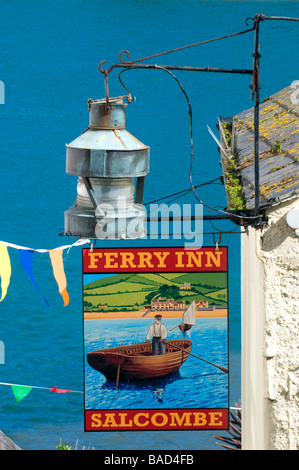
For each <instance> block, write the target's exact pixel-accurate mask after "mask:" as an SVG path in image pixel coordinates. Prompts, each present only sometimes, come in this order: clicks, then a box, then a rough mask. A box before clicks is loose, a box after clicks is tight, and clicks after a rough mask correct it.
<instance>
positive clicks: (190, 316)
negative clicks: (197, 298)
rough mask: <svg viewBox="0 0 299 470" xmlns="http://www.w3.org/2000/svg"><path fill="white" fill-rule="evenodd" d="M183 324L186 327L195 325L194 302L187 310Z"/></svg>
mask: <svg viewBox="0 0 299 470" xmlns="http://www.w3.org/2000/svg"><path fill="white" fill-rule="evenodd" d="M183 324H184V325H195V303H194V300H193V302H192V303H191V304H190V305H189V307H188V308H187V310H186V311H185V312H184V315H183Z"/></svg>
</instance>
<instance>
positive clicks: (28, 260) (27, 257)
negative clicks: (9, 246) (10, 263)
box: [19, 250, 49, 307]
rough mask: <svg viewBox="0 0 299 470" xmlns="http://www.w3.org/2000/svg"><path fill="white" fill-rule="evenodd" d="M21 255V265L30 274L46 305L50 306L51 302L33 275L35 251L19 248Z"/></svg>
mask: <svg viewBox="0 0 299 470" xmlns="http://www.w3.org/2000/svg"><path fill="white" fill-rule="evenodd" d="M19 256H20V261H21V266H22V268H23V269H24V271H26V273H27V274H28V276H29V278H30V280H31V282H32V284H33V285H34V286H35V287H36V289H37V291H38V293H39V294H40V296H41V297H42V298H43V299H44V301H45V303H46V305H47V306H48V307H49V302H48V301H47V299H45V297H44V296H43V295H42V293H41V291H40V289H39V287H38V285H37V284H36V282H35V280H34V277H33V268H32V261H33V251H31V250H19Z"/></svg>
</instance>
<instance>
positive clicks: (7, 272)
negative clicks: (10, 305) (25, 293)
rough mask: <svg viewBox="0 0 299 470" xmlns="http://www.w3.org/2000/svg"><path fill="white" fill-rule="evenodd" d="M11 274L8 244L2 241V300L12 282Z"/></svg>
mask: <svg viewBox="0 0 299 470" xmlns="http://www.w3.org/2000/svg"><path fill="white" fill-rule="evenodd" d="M10 276H11V264H10V257H9V254H8V249H7V246H6V245H4V244H3V243H0V277H1V291H2V292H1V299H0V302H2V300H3V299H4V297H5V296H6V293H7V289H8V286H9V283H10Z"/></svg>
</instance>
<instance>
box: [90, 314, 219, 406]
mask: <svg viewBox="0 0 299 470" xmlns="http://www.w3.org/2000/svg"><path fill="white" fill-rule="evenodd" d="M152 322H153V321H152V320H151V319H148V318H141V319H138V320H133V319H121V320H85V322H84V339H85V342H84V343H85V350H84V351H85V354H84V359H85V408H86V409H90V410H92V409H95V410H98V409H111V410H113V409H146V408H148V409H160V408H162V409H163V408H174V409H175V408H184V407H186V408H196V407H197V408H227V407H228V376H227V374H226V373H225V372H221V370H220V369H218V368H217V367H214V366H212V365H210V364H207V363H206V362H204V361H201V360H200V359H196V358H195V357H193V356H189V358H188V359H187V360H186V362H185V363H184V364H183V365H182V367H181V368H180V369H179V371H178V372H177V373H175V374H172V375H171V376H168V377H166V378H164V379H160V380H155V381H146V382H145V383H143V384H138V383H134V384H130V383H126V382H124V383H122V384H120V386H119V387H118V388H117V393H115V390H116V384H115V382H114V383H113V382H107V380H106V379H105V377H104V376H103V375H102V374H100V373H99V372H97V371H96V370H94V369H92V368H91V367H90V366H89V364H88V363H87V360H86V355H87V353H88V352H91V351H95V350H97V349H104V348H108V347H109V348H110V347H114V346H118V345H119V344H128V343H129V344H131V343H132V342H133V343H137V342H139V343H140V342H143V341H144V340H145V336H146V332H147V329H148V327H149V325H150V324H151V323H152ZM163 323H164V324H165V326H166V327H167V329H168V331H170V330H172V329H173V328H175V327H176V326H177V324H178V319H177V318H172V319H165V321H163ZM185 336H186V338H188V339H191V340H192V343H193V345H194V347H193V348H192V354H194V355H196V356H198V357H201V358H203V359H205V358H209V359H207V360H208V361H209V362H212V363H213V364H216V365H219V366H222V367H226V368H227V367H228V354H227V339H228V338H227V319H226V318H200V319H197V324H196V325H195V326H194V327H192V329H191V330H190V331H189V332H186V333H185ZM126 337H127V338H126ZM177 338H182V333H181V332H180V330H179V329H175V330H173V331H172V332H170V334H169V336H168V338H167V339H177ZM126 339H127V342H125V340H126Z"/></svg>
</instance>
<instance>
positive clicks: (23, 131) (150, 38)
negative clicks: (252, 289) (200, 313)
mask: <svg viewBox="0 0 299 470" xmlns="http://www.w3.org/2000/svg"><path fill="white" fill-rule="evenodd" d="M260 12H261V13H265V14H267V15H282V16H293V17H296V16H297V17H298V16H299V7H298V2H293V1H282V2H277V1H249V0H244V1H237V0H235V1H230V0H221V1H220V0H219V1H218V0H215V1H204V0H143V1H140V0H122V1H120V0H113V1H109V2H108V1H106V0H105V1H104V0H85V1H83V0H69V1H67V2H61V1H60V2H58V1H55V0H54V1H53V0H52V1H51V2H50V1H48V0H45V1H37V0H30V1H29V0H22V1H21V0H12V1H10V2H2V3H1V7H0V44H1V48H0V57H1V60H0V81H1V84H2V85H4V86H5V102H4V104H2V103H3V100H1V99H0V103H1V104H0V120H1V125H0V136H1V138H0V152H1V160H0V165H1V192H0V194H1V207H0V215H1V216H0V228H1V236H0V240H1V241H4V242H7V243H11V244H14V245H16V246H22V247H27V248H30V249H32V250H34V251H33V252H32V253H33V260H32V269H33V271H32V274H33V278H34V282H35V284H34V283H33V282H32V279H31V278H30V277H29V276H28V273H27V272H25V271H24V269H23V268H22V265H21V263H20V256H19V250H18V248H16V247H9V248H8V253H9V257H10V264H11V277H10V283H9V286H8V290H7V294H6V296H5V298H4V299H3V300H2V302H1V303H0V315H1V321H0V341H1V345H2V346H4V351H5V358H1V359H5V360H1V361H0V382H1V384H4V383H7V384H22V385H28V386H33V388H32V390H31V391H30V393H29V394H28V395H27V396H26V397H25V398H23V400H22V401H20V402H19V403H17V401H16V400H15V397H14V394H13V392H12V389H11V386H10V385H0V397H1V399H0V429H1V430H2V431H3V432H4V433H5V434H6V435H8V436H9V437H10V438H11V439H13V440H14V441H15V442H16V443H17V444H18V445H19V446H20V447H21V448H22V449H25V450H31V449H34V450H47V449H49V450H51V449H56V447H57V446H58V445H59V443H60V442H62V443H63V444H68V445H69V446H71V447H72V448H75V447H77V448H78V449H82V448H86V449H87V448H94V449H105V450H108V449H113V450H114V449H115V450H134V449H150V450H157V449H161V450H162V449H163V450H176V449H183V450H188V449H190V450H191V449H198V450H219V451H220V450H223V449H222V448H221V447H220V446H219V445H217V443H216V441H215V439H214V438H213V436H212V434H213V433H212V432H209V431H182V432H181V431H177V432H175V433H171V432H167V431H164V432H162V431H161V432H160V431H154V432H150V431H149V432H142V431H140V432H135V431H134V432H130V433H126V432H117V433H113V432H111V433H105V432H104V433H102V432H101V433H93V432H91V433H84V406H85V403H84V394H83V393H82V392H83V390H84V385H85V384H84V370H85V371H87V378H86V380H87V386H88V387H89V388H91V389H93V390H94V391H96V392H97V393H94V394H92V395H93V397H92V398H90V401H88V402H87V406H94V405H97V404H98V401H99V400H101V401H102V400H103V399H104V400H105V403H106V405H105V406H110V405H113V406H117V407H120V406H122V403H125V404H126V406H129V404H130V406H136V405H138V406H143V403H144V402H143V400H144V396H145V395H146V400H147V401H148V403H152V404H155V406H157V407H164V405H167V406H168V405H170V404H171V403H172V402H174V401H175V402H176V403H177V402H182V401H183V402H184V403H193V404H196V406H209V404H211V402H213V403H217V406H218V405H219V406H224V405H225V403H224V402H225V396H226V392H227V382H226V381H225V378H224V375H223V374H222V373H220V372H218V371H217V369H215V368H212V367H211V366H209V365H207V364H204V363H201V361H197V360H196V359H195V358H191V357H190V358H188V360H187V361H186V363H185V364H184V365H183V367H182V368H181V369H180V371H179V373H178V374H177V375H176V376H175V377H173V380H172V379H167V380H166V379H165V380H164V381H162V382H161V383H159V384H156V386H153V387H149V388H147V389H146V390H140V389H139V388H137V387H130V386H126V385H124V386H120V387H119V389H118V390H117V391H116V390H115V389H114V388H113V387H112V386H110V385H109V384H107V383H105V381H104V380H103V378H102V377H101V375H100V374H94V373H93V371H91V370H88V369H87V367H86V364H85V355H84V351H85V348H86V349H88V350H89V349H92V348H94V347H97V344H98V343H97V341H98V337H99V331H98V330H99V323H98V322H97V321H93V320H89V321H88V322H86V325H85V324H84V321H83V308H82V289H81V287H82V264H81V248H78V247H73V248H71V249H70V250H67V249H65V250H64V252H63V261H64V271H65V275H66V279H67V291H68V294H69V299H70V302H69V305H68V306H66V307H65V306H64V303H63V299H62V296H61V295H60V292H59V289H58V285H57V283H56V280H55V278H54V275H53V269H52V265H51V261H50V258H49V253H48V252H47V251H45V252H39V251H35V250H38V249H44V250H51V249H54V248H57V247H61V246H65V245H69V244H72V243H73V242H74V241H75V240H74V239H70V238H69V237H64V236H58V235H59V234H61V233H63V232H64V211H66V210H67V209H69V208H70V207H71V206H72V205H73V203H74V201H75V198H76V185H77V181H76V177H72V176H70V175H67V174H66V171H65V151H66V147H65V144H66V143H70V142H71V141H72V140H74V139H75V138H76V137H77V136H79V135H80V134H81V133H82V132H83V131H84V130H85V129H86V128H87V126H88V99H89V98H92V99H98V98H104V96H105V87H104V77H103V75H102V74H101V73H100V72H99V69H98V64H99V62H101V61H103V60H106V64H104V65H103V66H104V68H105V67H106V66H107V67H110V65H111V64H113V63H116V62H119V53H120V52H121V51H122V50H128V51H129V52H130V58H131V59H132V60H135V59H138V58H141V57H145V56H147V55H153V54H156V53H158V52H160V51H167V50H170V49H174V48H177V47H180V46H185V45H188V44H194V43H197V42H199V41H202V40H205V39H210V38H215V37H219V36H222V35H226V34H230V33H234V32H237V31H242V30H244V29H246V28H248V27H250V26H251V24H252V23H251V20H248V25H249V26H246V24H245V20H246V19H247V18H250V17H253V16H254V15H255V14H257V13H260ZM260 29H261V99H262V100H263V99H264V98H266V97H267V96H269V95H271V94H273V93H275V92H277V91H279V90H281V89H282V88H284V87H286V86H289V85H290V84H291V83H292V82H293V81H294V80H298V63H297V57H298V26H297V24H296V23H294V24H290V23H288V22H276V21H275V22H274V21H273V22H263V23H262V24H261V26H260ZM253 47H254V38H253V35H252V33H249V34H244V35H241V36H238V37H235V38H231V39H225V40H223V41H216V42H213V43H210V44H205V45H203V46H200V47H197V48H188V49H184V50H182V51H180V52H177V53H175V54H169V55H165V56H162V57H156V58H154V59H153V61H154V62H155V63H159V64H173V65H190V66H203V67H206V66H210V67H225V68H231V67H236V68H250V67H252V53H253ZM123 57H125V56H123ZM147 62H149V61H147ZM176 76H177V78H178V79H179V80H180V82H181V84H182V86H183V88H184V90H185V91H186V93H187V95H188V99H189V102H190V104H191V106H192V112H193V142H194V155H193V164H192V180H193V183H194V185H199V184H203V183H209V184H205V185H204V186H201V187H199V188H198V189H197V194H198V196H199V198H200V199H201V200H202V201H204V202H205V203H206V205H207V206H208V207H207V206H205V207H204V214H206V215H209V214H211V213H214V212H213V211H211V209H210V207H214V208H216V209H223V208H224V207H225V206H226V197H225V191H224V188H223V185H222V184H221V181H220V179H219V177H220V176H221V168H220V165H219V159H220V157H219V153H218V149H217V143H216V142H215V141H214V139H213V138H212V136H211V135H210V133H209V132H208V128H207V126H209V127H210V128H211V129H212V130H213V132H214V133H215V134H216V135H217V129H216V124H217V116H233V115H235V114H237V113H238V112H240V111H243V110H245V109H248V108H250V107H251V106H252V105H253V102H252V101H251V99H250V88H249V86H250V78H249V77H248V76H239V75H238V76H237V75H230V74H220V73H219V74H212V73H191V72H185V71H184V72H183V71H181V72H179V71H178V72H176ZM122 81H123V83H124V85H125V86H126V88H127V89H128V90H129V91H130V93H131V94H132V96H133V97H136V101H133V102H132V103H130V105H129V106H128V107H127V109H126V127H127V129H128V130H129V131H130V132H131V133H132V134H133V135H134V136H136V137H137V138H138V139H139V140H141V141H142V142H143V143H145V144H146V145H149V146H150V148H151V157H150V158H151V160H150V173H149V175H148V176H147V177H146V182H145V192H144V203H150V202H152V201H155V200H157V199H159V198H161V197H164V196H169V195H172V197H170V198H168V199H165V200H163V202H170V201H172V202H175V203H177V204H179V205H180V207H181V208H182V209H183V204H185V205H188V204H189V205H190V204H191V205H192V207H194V205H195V204H196V203H198V201H197V199H195V197H194V195H193V194H192V193H191V192H190V191H189V192H185V193H183V194H181V197H179V198H178V195H174V194H175V193H177V192H179V191H184V190H185V189H188V188H190V180H189V173H190V156H191V153H190V127H189V124H190V123H189V114H188V105H187V102H186V99H185V96H184V94H183V93H182V90H181V88H180V87H179V86H178V83H177V82H176V81H175V80H174V79H173V77H171V76H170V75H169V74H167V73H165V72H164V71H163V70H131V71H128V72H127V73H124V74H123V75H122ZM109 93H110V96H112V97H113V96H120V95H123V94H125V93H126V92H125V91H124V88H123V86H122V85H121V83H120V82H119V80H118V71H117V70H116V69H114V70H113V71H112V72H111V73H110V74H109ZM1 98H3V97H1ZM146 207H147V208H149V209H150V204H149V205H147V206H146ZM200 229H201V230H199V231H201V232H204V236H203V244H204V245H209V246H210V245H213V244H215V243H216V242H219V243H220V246H221V244H223V245H226V246H228V293H229V298H228V310H229V328H228V331H227V330H226V328H224V324H223V319H213V321H212V320H209V319H206V320H205V319H203V320H201V321H200V323H198V324H197V325H196V329H194V330H193V331H192V335H193V338H192V340H195V343H196V346H195V349H194V351H195V352H196V353H197V354H198V355H199V356H201V357H207V359H208V360H209V359H210V360H212V362H215V363H220V365H223V364H228V366H229V405H230V406H231V407H234V406H235V404H236V403H237V402H239V401H240V398H241V385H240V382H241V373H240V370H241V333H240V331H241V301H240V239H241V237H242V236H245V234H244V233H240V232H243V230H241V229H240V227H238V226H236V225H234V224H232V223H231V222H229V221H222V222H221V221H217V222H216V221H211V222H209V221H205V222H204V226H203V227H200ZM219 231H221V232H229V233H222V235H221V239H220V236H219ZM214 232H216V235H215V236H214V239H213V236H212V233H214ZM130 245H131V246H132V245H134V246H178V245H181V246H183V245H184V240H183V239H181V240H180V239H173V237H170V239H169V240H168V239H162V240H160V239H159V238H155V239H149V238H147V237H146V238H144V239H142V240H136V241H134V242H130ZM97 246H101V247H104V246H105V242H101V243H100V244H99V242H97ZM110 246H111V243H110ZM112 246H113V243H112ZM114 246H126V242H125V241H122V242H115V244H114ZM2 261H3V260H0V262H2ZM2 287H3V286H2ZM45 299H46V301H47V302H46V301H45ZM145 323H146V322H144V328H140V327H139V326H140V324H138V326H137V325H134V324H132V328H133V329H134V330H135V332H136V337H137V336H138V338H141V337H143V334H144V329H145V328H146V324H145ZM122 326H123V325H121V322H117V321H115V338H117V336H118V335H119V334H120V332H121V331H123V328H122ZM84 328H85V329H86V334H87V337H86V338H87V339H86V344H85V345H84V335H83V330H84ZM101 330H102V327H101ZM102 333H103V332H102V331H101V334H102ZM211 335H212V336H213V338H214V340H215V342H213V343H211V342H209V341H207V340H206V338H205V337H211ZM223 335H228V341H229V347H230V353H229V357H227V355H226V353H225V351H223V350H222V349H221V347H219V346H218V345H217V342H218V341H219V344H222V341H220V340H221V339H223ZM102 337H103V336H102ZM226 379H227V377H226ZM194 384H196V385H198V386H197V387H193V385H194ZM55 386H57V387H58V388H59V389H65V390H71V391H72V392H71V393H61V394H59V393H52V392H50V389H51V388H54V387H55ZM38 387H40V388H38ZM212 389H215V390H217V392H215V393H209V392H208V390H209V391H210V390H212ZM192 390H194V393H192ZM104 397H105V398H104ZM93 401H95V402H96V403H94V402H93ZM223 433H224V434H225V432H224V431H223ZM219 434H221V433H220V432H219Z"/></svg>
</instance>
